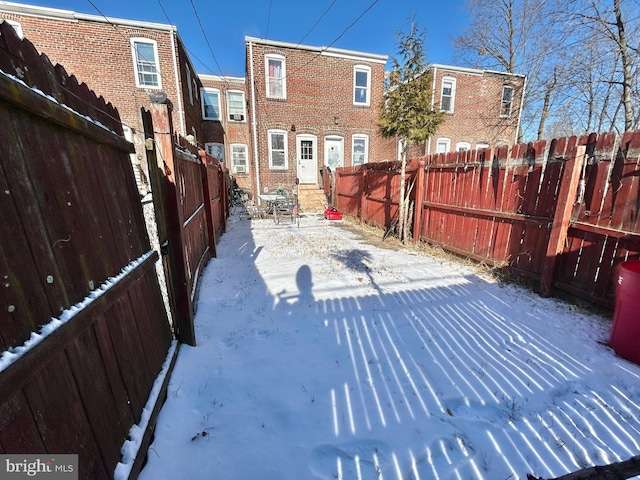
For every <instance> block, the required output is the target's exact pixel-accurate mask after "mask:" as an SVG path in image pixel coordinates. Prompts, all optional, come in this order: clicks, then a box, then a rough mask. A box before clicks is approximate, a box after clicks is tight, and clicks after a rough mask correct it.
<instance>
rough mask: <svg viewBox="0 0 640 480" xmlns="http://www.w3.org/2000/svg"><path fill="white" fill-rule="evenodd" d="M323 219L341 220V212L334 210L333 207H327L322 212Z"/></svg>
mask: <svg viewBox="0 0 640 480" xmlns="http://www.w3.org/2000/svg"><path fill="white" fill-rule="evenodd" d="M324 218H326V219H327V220H342V212H339V211H338V210H336V208H335V207H327V208H325V210H324Z"/></svg>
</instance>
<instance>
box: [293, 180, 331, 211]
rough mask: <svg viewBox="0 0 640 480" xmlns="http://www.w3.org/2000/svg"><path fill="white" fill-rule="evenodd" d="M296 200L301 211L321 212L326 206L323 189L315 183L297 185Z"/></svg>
mask: <svg viewBox="0 0 640 480" xmlns="http://www.w3.org/2000/svg"><path fill="white" fill-rule="evenodd" d="M298 202H299V203H300V210H301V211H303V212H307V213H311V212H322V211H324V209H325V208H327V197H326V196H325V194H324V190H321V189H320V188H319V187H318V186H317V185H299V186H298Z"/></svg>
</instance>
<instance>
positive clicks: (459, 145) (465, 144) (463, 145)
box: [456, 142, 471, 152]
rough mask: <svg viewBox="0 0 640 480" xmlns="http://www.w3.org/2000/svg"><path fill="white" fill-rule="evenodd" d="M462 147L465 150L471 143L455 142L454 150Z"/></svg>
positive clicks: (458, 150) (457, 150)
mask: <svg viewBox="0 0 640 480" xmlns="http://www.w3.org/2000/svg"><path fill="white" fill-rule="evenodd" d="M463 148H464V150H465V151H468V150H471V144H470V143H469V142H458V143H456V152H461V151H462V149H463Z"/></svg>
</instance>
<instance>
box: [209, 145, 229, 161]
mask: <svg viewBox="0 0 640 480" xmlns="http://www.w3.org/2000/svg"><path fill="white" fill-rule="evenodd" d="M204 149H205V151H206V152H207V153H208V154H209V155H211V156H212V157H214V158H217V159H218V160H220V161H221V162H224V144H223V143H216V142H210V143H205V144H204Z"/></svg>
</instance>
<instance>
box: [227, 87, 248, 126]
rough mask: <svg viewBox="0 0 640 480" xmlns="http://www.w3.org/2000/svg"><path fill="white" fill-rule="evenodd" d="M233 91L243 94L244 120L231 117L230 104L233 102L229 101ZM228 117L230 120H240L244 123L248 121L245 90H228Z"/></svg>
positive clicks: (239, 121)
mask: <svg viewBox="0 0 640 480" xmlns="http://www.w3.org/2000/svg"><path fill="white" fill-rule="evenodd" d="M231 93H240V94H241V95H242V120H236V119H233V118H231V111H230V110H229V105H231V102H229V94H231ZM227 119H228V120H229V121H230V122H238V123H244V122H246V121H247V103H246V99H245V95H244V91H243V90H227Z"/></svg>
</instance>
